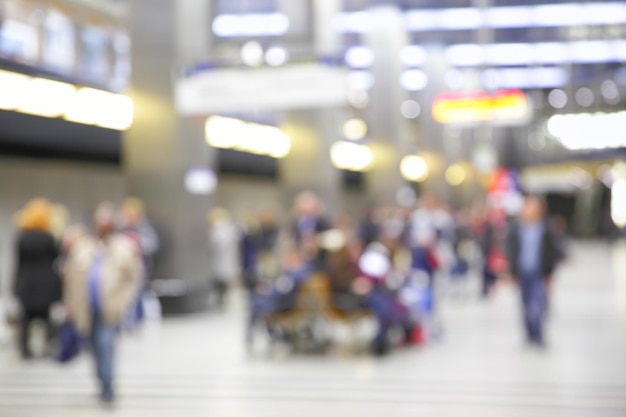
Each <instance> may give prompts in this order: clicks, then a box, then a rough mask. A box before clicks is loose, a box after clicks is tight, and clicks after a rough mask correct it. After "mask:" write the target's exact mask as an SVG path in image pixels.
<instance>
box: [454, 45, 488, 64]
mask: <svg viewBox="0 0 626 417" xmlns="http://www.w3.org/2000/svg"><path fill="white" fill-rule="evenodd" d="M444 55H445V57H446V61H448V62H449V63H450V64H451V65H454V66H457V67H469V66H477V65H483V63H484V62H485V51H484V48H483V47H482V46H481V45H477V44H473V43H468V44H458V45H451V46H448V47H447V48H446V49H445V51H444Z"/></svg>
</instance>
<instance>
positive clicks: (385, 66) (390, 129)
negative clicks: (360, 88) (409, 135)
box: [364, 5, 408, 204]
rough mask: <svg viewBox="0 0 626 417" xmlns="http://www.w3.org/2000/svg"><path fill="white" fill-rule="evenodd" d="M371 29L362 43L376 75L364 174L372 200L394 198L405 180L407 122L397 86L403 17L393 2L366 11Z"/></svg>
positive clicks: (403, 43) (404, 33)
mask: <svg viewBox="0 0 626 417" xmlns="http://www.w3.org/2000/svg"><path fill="white" fill-rule="evenodd" d="M369 13H370V14H371V16H372V22H373V25H372V28H371V30H370V31H369V32H368V33H366V34H365V38H364V43H365V46H367V47H369V48H370V49H371V50H372V52H373V53H374V64H373V65H372V68H371V70H372V73H373V75H374V78H375V84H374V87H373V88H372V90H371V96H370V106H369V109H368V112H369V115H368V120H369V122H370V129H369V131H370V139H371V141H370V145H371V147H372V150H373V152H374V164H373V166H372V168H371V169H370V171H369V172H368V173H367V191H368V196H369V198H370V200H371V201H372V202H374V203H379V204H380V203H391V202H393V201H395V195H396V192H397V190H398V188H399V187H400V186H401V185H402V184H403V183H404V181H403V179H402V176H401V174H400V160H401V158H402V156H404V155H403V154H404V151H405V149H404V148H405V146H404V144H405V140H404V139H406V138H403V137H402V135H403V132H406V130H405V129H402V125H403V124H404V123H406V121H405V120H404V119H403V117H402V115H401V113H400V106H401V105H402V102H403V100H404V99H405V98H406V92H405V91H404V90H403V89H402V87H401V86H400V76H401V74H402V71H403V69H404V68H403V67H402V63H401V62H400V52H401V50H402V48H404V47H405V46H406V45H407V43H408V35H407V31H406V28H405V24H404V18H403V15H402V12H401V10H400V9H398V8H397V7H395V6H393V5H389V6H379V7H374V8H372V9H370V10H369Z"/></svg>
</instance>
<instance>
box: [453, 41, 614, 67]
mask: <svg viewBox="0 0 626 417" xmlns="http://www.w3.org/2000/svg"><path fill="white" fill-rule="evenodd" d="M444 55H445V58H446V60H447V61H448V63H450V64H451V65H453V66H457V67H475V66H480V65H485V64H488V65H492V66H516V65H553V64H563V63H567V62H574V63H578V64H595V63H605V62H607V63H608V62H621V61H623V60H624V59H626V41H576V42H540V43H535V44H533V43H501V44H499V43H495V44H491V45H478V44H471V43H470V44H456V45H450V46H448V47H447V48H446V49H445V51H444Z"/></svg>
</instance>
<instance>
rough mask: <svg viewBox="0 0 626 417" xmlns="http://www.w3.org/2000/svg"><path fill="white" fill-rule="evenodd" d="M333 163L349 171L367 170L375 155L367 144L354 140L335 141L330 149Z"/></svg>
mask: <svg viewBox="0 0 626 417" xmlns="http://www.w3.org/2000/svg"><path fill="white" fill-rule="evenodd" d="M330 159H331V161H332V163H333V165H334V166H335V167H337V168H339V169H344V170H347V171H365V170H366V169H367V168H368V167H369V166H370V165H371V163H372V161H373V159H374V156H373V154H372V151H371V150H370V148H369V147H368V146H366V145H359V144H357V143H354V142H344V141H341V142H335V143H334V144H333V145H332V147H331V149H330Z"/></svg>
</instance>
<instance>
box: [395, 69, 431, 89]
mask: <svg viewBox="0 0 626 417" xmlns="http://www.w3.org/2000/svg"><path fill="white" fill-rule="evenodd" d="M400 85H401V86H402V88H404V89H405V90H407V91H421V90H423V89H424V88H426V86H427V85H428V76H426V73H425V72H424V71H422V70H418V69H409V70H405V71H404V72H403V73H402V74H401V75H400Z"/></svg>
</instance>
